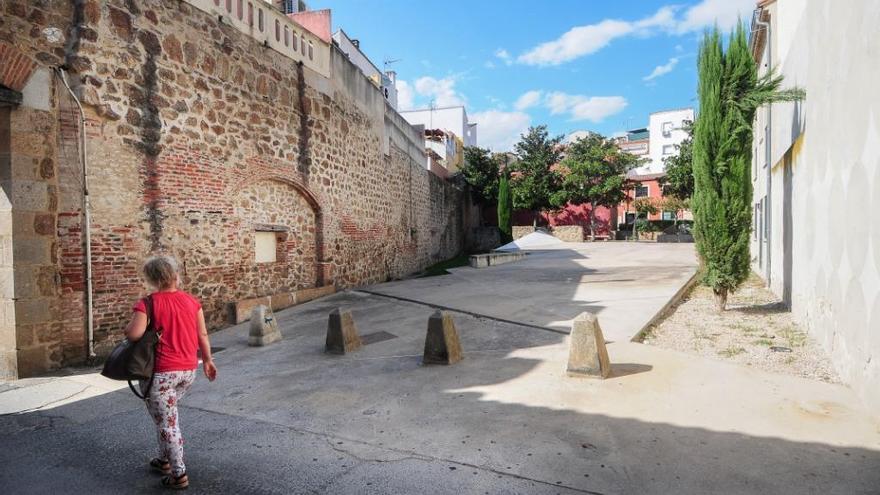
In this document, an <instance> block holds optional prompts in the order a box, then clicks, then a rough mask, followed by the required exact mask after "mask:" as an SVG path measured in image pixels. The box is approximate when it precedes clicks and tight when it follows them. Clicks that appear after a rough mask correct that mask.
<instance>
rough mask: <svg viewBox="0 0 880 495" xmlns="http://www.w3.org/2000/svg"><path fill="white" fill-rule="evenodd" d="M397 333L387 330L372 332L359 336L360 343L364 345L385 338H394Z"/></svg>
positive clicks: (382, 340)
mask: <svg viewBox="0 0 880 495" xmlns="http://www.w3.org/2000/svg"><path fill="white" fill-rule="evenodd" d="M396 338H397V335H394V334H393V333H388V332H374V333H368V334H366V335H362V336H361V343H362V344H364V345H370V344H375V343H376V342H384V341H386V340H391V339H396Z"/></svg>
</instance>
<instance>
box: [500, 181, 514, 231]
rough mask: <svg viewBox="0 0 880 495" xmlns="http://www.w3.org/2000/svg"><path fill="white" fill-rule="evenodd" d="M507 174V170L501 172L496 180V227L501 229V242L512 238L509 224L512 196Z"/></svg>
mask: <svg viewBox="0 0 880 495" xmlns="http://www.w3.org/2000/svg"><path fill="white" fill-rule="evenodd" d="M507 174H508V172H507V171H504V172H502V173H501V178H500V179H499V180H498V229H499V230H500V231H501V242H502V243H505V244H506V243H508V242H510V241H512V240H513V228H512V227H511V225H510V216H511V214H512V212H513V198H512V197H511V195H510V180H509V179H508V177H507Z"/></svg>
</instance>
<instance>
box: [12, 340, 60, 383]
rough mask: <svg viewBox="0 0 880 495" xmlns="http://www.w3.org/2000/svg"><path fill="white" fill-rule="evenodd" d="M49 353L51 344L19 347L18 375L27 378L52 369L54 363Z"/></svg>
mask: <svg viewBox="0 0 880 495" xmlns="http://www.w3.org/2000/svg"><path fill="white" fill-rule="evenodd" d="M49 353H50V350H49V346H46V345H38V346H34V347H29V348H27V349H21V348H20V349H18V355H17V356H16V358H17V359H16V360H17V366H18V376H19V377H20V378H27V377H29V376H34V375H38V374H40V373H45V372H46V371H48V370H50V369H52V364H53V363H52V361H51V360H50V359H49Z"/></svg>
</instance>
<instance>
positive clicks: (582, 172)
mask: <svg viewBox="0 0 880 495" xmlns="http://www.w3.org/2000/svg"><path fill="white" fill-rule="evenodd" d="M640 162H641V160H640V159H639V158H638V157H636V156H635V155H632V154H630V153H626V152H624V151H621V150H620V149H619V148H618V147H617V145H616V144H615V143H614V142H613V141H611V140H610V139H607V138H605V137H604V136H602V135H600V134H597V133H594V132H591V133H589V134H588V135H586V136H584V137H582V138H580V139H578V140H577V141H575V142H574V143H572V144H571V145H570V146H569V147H568V151H567V152H566V156H565V159H563V160H562V162H561V164H560V165H561V166H560V172H561V175H562V179H561V181H560V185H559V189H558V190H557V191H556V192H555V193H553V194H551V202H552V204H553V205H554V206H556V207H557V208H563V207H565V205H566V204H569V203H570V204H574V205H581V204H589V205H590V240H591V241H595V240H596V207H598V206H605V207H609V208H610V207H611V206H614V205H616V204H618V203H620V202H621V201H623V199H624V198H625V197H626V191H625V184H626V173H627V172H629V171H630V170H632V169H633V168H635V167H637V166H638V165H639V163H640Z"/></svg>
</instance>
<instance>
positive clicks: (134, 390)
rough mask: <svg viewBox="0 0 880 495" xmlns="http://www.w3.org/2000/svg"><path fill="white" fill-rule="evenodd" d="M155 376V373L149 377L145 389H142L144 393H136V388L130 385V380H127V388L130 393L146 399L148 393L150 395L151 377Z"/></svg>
mask: <svg viewBox="0 0 880 495" xmlns="http://www.w3.org/2000/svg"><path fill="white" fill-rule="evenodd" d="M154 378H156V375H155V373H154V374H153V376H151V377H150V382H149V383H147V389H146V390H144V395H141V394H139V393H138V391H137V389H135V388H134V385H132V383H131V380H129V381H128V388H130V389H131V391H132V393H133V394H134V395H136V396H137V398H138V399H146V398H147V396H148V395H150V389H151V388H153V379H154Z"/></svg>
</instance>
